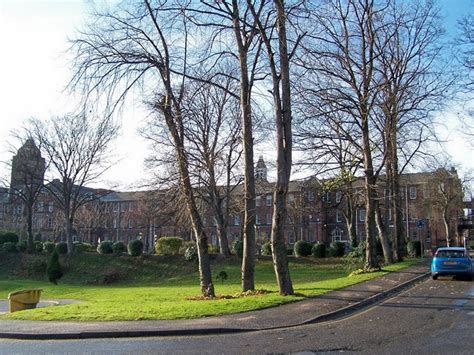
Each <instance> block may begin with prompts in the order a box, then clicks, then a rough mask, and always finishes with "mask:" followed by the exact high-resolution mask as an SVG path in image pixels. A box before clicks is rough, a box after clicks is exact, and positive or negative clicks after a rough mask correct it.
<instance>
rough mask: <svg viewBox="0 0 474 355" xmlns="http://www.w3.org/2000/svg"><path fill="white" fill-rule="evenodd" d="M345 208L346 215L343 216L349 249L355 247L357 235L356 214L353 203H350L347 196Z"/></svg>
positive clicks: (349, 198)
mask: <svg viewBox="0 0 474 355" xmlns="http://www.w3.org/2000/svg"><path fill="white" fill-rule="evenodd" d="M345 198H346V200H347V201H346V207H347V211H346V212H347V213H345V214H344V217H345V220H346V228H347V234H348V237H349V244H350V246H351V248H352V249H353V248H356V247H357V233H356V223H357V214H356V209H355V208H354V203H353V201H351V197H350V196H349V195H347V196H346V197H345Z"/></svg>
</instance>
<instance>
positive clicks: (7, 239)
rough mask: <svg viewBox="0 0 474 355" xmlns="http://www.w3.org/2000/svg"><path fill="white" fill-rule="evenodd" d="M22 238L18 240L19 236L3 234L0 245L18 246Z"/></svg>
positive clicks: (10, 233) (0, 235)
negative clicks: (10, 244) (11, 244)
mask: <svg viewBox="0 0 474 355" xmlns="http://www.w3.org/2000/svg"><path fill="white" fill-rule="evenodd" d="M19 240H20V238H18V234H16V233H14V232H3V233H1V234H0V244H4V243H13V244H16V243H18V241H19Z"/></svg>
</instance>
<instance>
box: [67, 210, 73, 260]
mask: <svg viewBox="0 0 474 355" xmlns="http://www.w3.org/2000/svg"><path fill="white" fill-rule="evenodd" d="M65 222H66V243H67V253H68V254H69V255H71V254H73V253H74V241H73V240H72V234H73V222H72V218H70V217H69V216H67V217H65Z"/></svg>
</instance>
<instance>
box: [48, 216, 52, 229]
mask: <svg viewBox="0 0 474 355" xmlns="http://www.w3.org/2000/svg"><path fill="white" fill-rule="evenodd" d="M48 228H53V218H52V217H51V216H48Z"/></svg>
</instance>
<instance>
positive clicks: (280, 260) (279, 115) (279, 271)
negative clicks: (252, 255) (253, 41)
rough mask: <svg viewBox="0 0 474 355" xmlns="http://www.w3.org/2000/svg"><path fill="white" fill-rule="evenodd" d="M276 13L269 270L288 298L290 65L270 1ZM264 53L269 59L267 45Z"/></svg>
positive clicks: (281, 23)
mask: <svg viewBox="0 0 474 355" xmlns="http://www.w3.org/2000/svg"><path fill="white" fill-rule="evenodd" d="M274 5H275V8H276V10H277V17H278V19H277V29H278V39H279V42H278V44H279V46H278V49H279V61H280V75H279V76H278V75H277V73H276V65H275V63H274V62H273V58H272V59H271V63H270V64H271V67H272V78H273V98H274V104H275V121H276V122H275V123H276V130H277V132H276V133H277V181H276V184H275V193H274V194H273V197H274V201H273V220H272V234H271V240H272V256H273V267H274V269H275V274H276V278H277V283H278V288H279V291H280V295H292V294H293V293H294V291H293V284H292V282H291V277H290V269H289V267H288V259H287V255H286V246H285V236H284V231H283V226H284V224H285V222H286V219H287V217H288V216H287V215H288V213H287V205H286V204H287V201H286V199H287V194H288V186H289V182H290V175H291V165H292V131H291V123H292V117H291V91H290V90H291V89H290V63H289V55H288V48H287V38H286V24H285V22H286V13H285V9H284V5H283V1H281V0H274ZM267 50H268V52H269V55H271V49H270V46H269V43H267ZM280 82H281V96H280V90H279V88H280Z"/></svg>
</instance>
